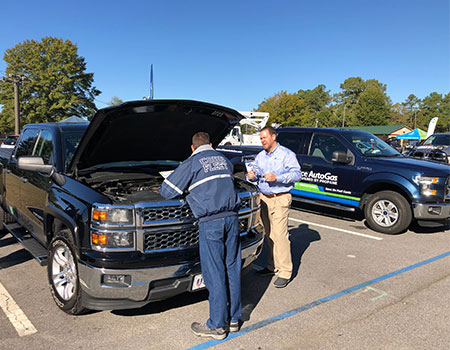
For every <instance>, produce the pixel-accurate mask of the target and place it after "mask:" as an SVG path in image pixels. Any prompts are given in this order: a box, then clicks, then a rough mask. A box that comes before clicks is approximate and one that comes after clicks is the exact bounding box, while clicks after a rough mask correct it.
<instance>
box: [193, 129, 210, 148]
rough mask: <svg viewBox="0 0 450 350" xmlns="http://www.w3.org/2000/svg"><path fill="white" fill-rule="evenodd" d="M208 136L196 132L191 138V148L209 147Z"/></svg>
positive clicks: (204, 133) (201, 132)
mask: <svg viewBox="0 0 450 350" xmlns="http://www.w3.org/2000/svg"><path fill="white" fill-rule="evenodd" d="M209 144H210V142H209V135H208V133H207V132H203V131H200V132H197V133H195V134H194V136H192V146H194V149H197V148H198V147H200V146H203V145H209Z"/></svg>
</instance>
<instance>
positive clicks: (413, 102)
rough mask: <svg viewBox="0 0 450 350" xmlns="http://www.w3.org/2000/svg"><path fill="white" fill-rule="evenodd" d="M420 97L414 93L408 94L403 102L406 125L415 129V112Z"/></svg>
mask: <svg viewBox="0 0 450 350" xmlns="http://www.w3.org/2000/svg"><path fill="white" fill-rule="evenodd" d="M419 104H420V99H419V98H418V97H417V96H416V95H414V94H410V95H409V96H408V97H407V98H406V100H405V102H403V106H405V109H406V111H407V113H408V125H409V126H410V127H411V128H413V129H415V128H416V127H417V125H416V124H417V112H418V109H419Z"/></svg>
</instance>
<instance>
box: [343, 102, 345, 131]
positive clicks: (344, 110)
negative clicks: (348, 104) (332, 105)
mask: <svg viewBox="0 0 450 350" xmlns="http://www.w3.org/2000/svg"><path fill="white" fill-rule="evenodd" d="M344 126H345V102H344V116H343V117H342V127H344Z"/></svg>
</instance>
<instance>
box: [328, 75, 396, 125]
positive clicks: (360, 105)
mask: <svg viewBox="0 0 450 350" xmlns="http://www.w3.org/2000/svg"><path fill="white" fill-rule="evenodd" d="M340 87H341V90H342V91H341V92H339V93H337V94H335V96H334V100H335V101H336V102H337V106H336V107H335V108H336V111H337V112H339V113H338V114H339V116H340V117H341V118H342V120H344V119H345V126H355V125H359V126H364V125H367V126H369V125H381V124H379V123H382V124H386V123H389V122H390V118H391V114H392V113H391V109H390V107H391V100H390V98H389V97H388V96H387V95H386V85H385V84H383V83H380V82H379V81H378V80H376V79H368V80H364V79H362V78H360V77H351V78H348V79H346V80H345V81H344V83H343V84H341V85H340ZM344 113H345V118H344Z"/></svg>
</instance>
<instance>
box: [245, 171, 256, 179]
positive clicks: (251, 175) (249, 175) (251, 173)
mask: <svg viewBox="0 0 450 350" xmlns="http://www.w3.org/2000/svg"><path fill="white" fill-rule="evenodd" d="M247 177H248V179H249V180H253V179H254V178H255V177H256V172H255V171H254V170H251V171H249V172H248V173H247Z"/></svg>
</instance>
